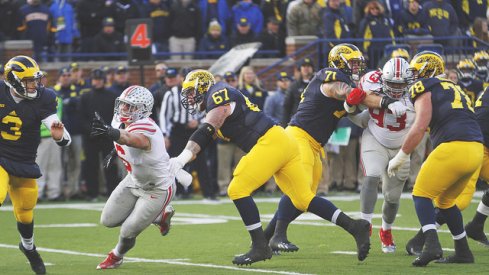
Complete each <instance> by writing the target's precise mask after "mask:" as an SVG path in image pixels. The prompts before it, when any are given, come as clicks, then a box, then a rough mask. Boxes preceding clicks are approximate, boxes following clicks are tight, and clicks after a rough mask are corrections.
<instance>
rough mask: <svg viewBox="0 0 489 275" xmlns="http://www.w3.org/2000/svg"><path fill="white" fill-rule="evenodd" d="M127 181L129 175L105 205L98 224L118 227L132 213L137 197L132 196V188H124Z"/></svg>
mask: <svg viewBox="0 0 489 275" xmlns="http://www.w3.org/2000/svg"><path fill="white" fill-rule="evenodd" d="M128 181H130V175H127V176H126V177H125V178H124V179H123V180H122V181H121V183H119V185H118V186H117V187H116V188H115V189H114V191H112V193H111V194H110V197H109V199H108V200H107V202H106V203H105V205H104V208H103V210H102V215H100V223H101V224H103V225H104V226H106V227H117V226H120V225H121V224H122V223H123V222H124V221H125V220H126V219H127V217H128V216H129V215H130V214H131V212H132V211H133V209H134V205H135V204H136V202H137V200H138V197H136V196H135V195H134V194H132V191H131V190H132V188H127V187H126V184H127V182H128ZM121 202H123V203H121Z"/></svg>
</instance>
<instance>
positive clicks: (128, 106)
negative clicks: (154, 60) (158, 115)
mask: <svg viewBox="0 0 489 275" xmlns="http://www.w3.org/2000/svg"><path fill="white" fill-rule="evenodd" d="M153 104H154V98H153V94H151V92H150V91H149V90H148V89H146V88H144V87H142V86H137V85H134V86H130V87H129V88H127V89H125V90H124V92H122V94H121V95H120V96H119V97H118V98H117V99H116V100H115V107H114V114H115V117H116V120H118V121H119V122H122V123H132V122H135V121H137V120H140V119H143V118H147V117H149V115H150V114H151V110H152V109H153Z"/></svg>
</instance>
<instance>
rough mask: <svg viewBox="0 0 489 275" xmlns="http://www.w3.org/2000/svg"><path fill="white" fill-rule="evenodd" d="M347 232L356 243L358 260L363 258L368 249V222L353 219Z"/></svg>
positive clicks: (365, 256)
mask: <svg viewBox="0 0 489 275" xmlns="http://www.w3.org/2000/svg"><path fill="white" fill-rule="evenodd" d="M348 232H350V234H352V235H353V237H354V238H355V242H356V243H357V257H358V260H359V261H363V260H365V258H367V255H368V252H369V251H370V223H369V222H368V221H366V220H353V222H352V224H351V226H350V230H348Z"/></svg>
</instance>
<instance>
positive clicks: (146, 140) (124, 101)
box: [91, 86, 191, 269]
mask: <svg viewBox="0 0 489 275" xmlns="http://www.w3.org/2000/svg"><path fill="white" fill-rule="evenodd" d="M153 101H154V100H153V95H152V94H151V92H150V91H149V90H148V89H146V88H144V87H141V86H131V87H129V88H127V89H126V90H124V92H122V94H121V96H120V97H118V98H117V99H116V103H115V108H114V120H113V121H112V123H111V126H109V125H105V123H104V122H103V121H102V120H101V119H100V118H99V117H98V115H97V114H96V117H95V119H94V121H93V124H92V132H91V136H104V137H108V138H110V139H112V140H113V141H114V145H115V148H116V151H117V154H118V156H119V157H120V158H121V159H122V161H123V163H124V165H125V167H126V169H127V171H128V174H127V176H126V177H125V178H124V179H123V180H122V181H121V182H120V183H119V185H118V186H117V187H116V189H115V190H114V191H113V192H112V194H111V195H110V197H109V199H108V200H107V203H106V204H105V206H104V209H103V210H102V216H101V218H100V221H101V223H102V224H103V225H105V226H107V227H116V226H121V230H120V234H119V242H118V243H117V245H116V247H115V248H114V249H113V250H112V251H111V252H110V253H109V255H108V256H107V258H106V259H105V260H104V261H103V262H102V263H100V264H99V265H98V266H97V269H110V268H117V267H119V266H120V265H121V264H122V261H123V257H124V254H125V253H127V251H129V250H130V249H131V248H132V247H134V245H135V242H136V237H137V236H138V235H139V234H140V233H141V232H142V231H143V230H144V229H145V228H147V227H148V226H149V225H151V223H156V224H157V225H159V227H160V232H161V234H162V235H166V234H167V233H168V231H169V228H170V219H171V217H172V216H173V214H174V213H175V211H174V210H173V208H172V207H171V205H169V204H170V202H171V200H172V198H173V196H174V194H175V191H176V187H175V176H176V175H172V174H171V173H170V171H169V156H168V153H167V152H166V149H165V141H164V138H163V134H162V132H161V130H160V128H159V127H158V126H157V125H156V123H155V122H154V121H153V120H152V119H150V118H149V115H150V114H151V109H152V108H153ZM177 173H179V180H180V179H182V177H181V176H182V175H183V176H185V177H186V178H185V181H183V182H182V184H184V185H188V184H190V182H191V176H190V175H188V174H186V172H184V170H180V171H178V172H177Z"/></svg>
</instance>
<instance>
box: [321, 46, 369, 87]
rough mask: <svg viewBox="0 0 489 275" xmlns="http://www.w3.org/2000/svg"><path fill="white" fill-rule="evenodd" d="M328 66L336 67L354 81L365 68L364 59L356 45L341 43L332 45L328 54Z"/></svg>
mask: <svg viewBox="0 0 489 275" xmlns="http://www.w3.org/2000/svg"><path fill="white" fill-rule="evenodd" d="M328 63H329V67H331V68H336V69H339V70H341V71H342V72H344V73H345V74H347V75H349V76H351V78H352V79H353V80H355V81H358V80H359V79H360V75H362V73H363V71H364V69H365V59H364V58H363V54H362V52H361V51H360V50H359V49H358V48H357V46H355V45H352V44H348V43H343V44H339V45H336V46H334V47H333V48H332V49H331V51H330V52H329V55H328Z"/></svg>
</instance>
